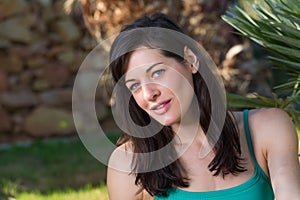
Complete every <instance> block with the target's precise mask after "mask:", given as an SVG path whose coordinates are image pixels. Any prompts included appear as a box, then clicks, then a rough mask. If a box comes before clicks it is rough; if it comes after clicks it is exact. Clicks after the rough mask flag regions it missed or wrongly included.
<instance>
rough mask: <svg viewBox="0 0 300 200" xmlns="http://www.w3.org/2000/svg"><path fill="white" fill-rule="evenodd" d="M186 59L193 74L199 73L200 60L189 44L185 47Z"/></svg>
mask: <svg viewBox="0 0 300 200" xmlns="http://www.w3.org/2000/svg"><path fill="white" fill-rule="evenodd" d="M183 51H184V59H185V60H186V61H187V62H188V63H189V64H190V65H189V67H190V69H191V72H192V73H193V74H195V73H197V71H198V69H199V60H198V58H197V56H196V55H195V54H194V52H193V51H192V50H191V49H189V48H188V47H187V46H185V47H184V50H183Z"/></svg>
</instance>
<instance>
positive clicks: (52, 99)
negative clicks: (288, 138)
mask: <svg viewBox="0 0 300 200" xmlns="http://www.w3.org/2000/svg"><path fill="white" fill-rule="evenodd" d="M67 1H68V2H71V3H72V2H73V3H74V2H75V5H77V6H75V7H73V9H72V12H71V14H66V11H65V9H64V3H65V2H66V1H63V0H2V1H0V142H3V141H12V140H15V139H24V138H32V137H34V138H36V137H50V136H64V135H74V134H76V130H75V127H74V122H73V118H72V111H71V106H72V87H73V84H74V78H75V76H76V73H77V71H78V68H79V67H80V65H81V63H82V61H83V59H84V58H85V57H86V55H87V54H88V53H89V52H90V51H91V50H92V49H93V48H94V47H95V46H96V45H97V42H96V40H97V41H98V42H99V41H101V39H105V37H108V36H110V35H111V34H113V33H116V32H118V30H119V29H120V28H121V27H122V26H123V25H125V24H127V23H129V22H131V21H133V20H134V19H136V18H137V17H140V16H142V15H144V14H151V13H154V12H164V13H166V14H168V15H169V16H171V17H172V18H173V20H175V21H176V22H178V23H179V24H180V25H181V26H182V27H183V29H184V31H185V32H186V33H188V34H189V35H190V36H191V37H193V38H194V39H195V40H196V41H198V42H199V43H200V44H202V45H203V46H204V48H205V49H207V51H208V52H209V53H210V55H211V56H212V58H213V59H214V61H215V63H216V64H217V66H218V67H219V69H220V74H221V76H222V77H223V79H224V83H225V87H226V88H227V91H229V92H233V93H238V94H242V95H245V94H246V93H247V92H248V91H250V90H252V91H261V92H260V94H264V95H268V94H270V91H271V89H270V86H269V84H268V79H269V78H270V71H269V70H268V65H266V63H265V62H261V61H259V60H257V59H255V58H253V48H252V45H251V44H250V43H249V41H248V40H247V39H245V38H241V37H239V36H237V35H235V34H234V33H233V32H234V30H233V28H232V27H230V26H229V25H228V24H226V23H225V22H224V21H222V19H221V18H220V15H221V14H223V13H224V11H225V10H226V7H227V6H228V4H229V2H232V1H230V0H201V1H199V0H183V1H173V0H167V1H166V0H154V1H148V0H142V1H136V2H135V3H133V2H134V1H123V0H82V1H76V0H67ZM79 2H81V3H82V6H83V7H82V9H81V7H80V6H79ZM174 2H176V3H174ZM84 20H85V22H86V24H85V23H84ZM88 30H89V31H90V32H89V31H88ZM103 94H104V93H102V91H100V92H99V95H97V99H96V101H97V102H96V110H97V116H98V118H99V121H100V123H104V124H105V123H106V124H107V128H108V129H109V128H115V126H114V124H113V123H111V121H110V119H111V117H110V116H111V115H110V109H109V108H108V106H107V104H106V102H107V99H103V96H105V95H103Z"/></svg>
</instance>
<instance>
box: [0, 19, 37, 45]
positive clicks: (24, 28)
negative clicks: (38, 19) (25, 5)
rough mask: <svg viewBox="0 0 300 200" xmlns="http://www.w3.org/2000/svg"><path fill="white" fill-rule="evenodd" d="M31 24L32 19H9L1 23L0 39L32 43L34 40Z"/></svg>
mask: <svg viewBox="0 0 300 200" xmlns="http://www.w3.org/2000/svg"><path fill="white" fill-rule="evenodd" d="M31 24H32V18H30V17H23V16H22V17H14V18H9V19H7V20H5V21H3V22H1V23H0V27H1V29H0V37H2V38H7V39H9V40H11V41H15V42H23V43H30V41H31V39H32V33H31V31H30V25H31Z"/></svg>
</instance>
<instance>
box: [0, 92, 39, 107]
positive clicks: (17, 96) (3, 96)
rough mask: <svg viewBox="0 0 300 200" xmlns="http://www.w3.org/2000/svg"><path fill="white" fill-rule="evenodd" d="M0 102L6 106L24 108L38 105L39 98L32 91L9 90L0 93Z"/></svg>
mask: <svg viewBox="0 0 300 200" xmlns="http://www.w3.org/2000/svg"><path fill="white" fill-rule="evenodd" d="M0 103H1V104H2V105H3V106H4V107H9V108H23V107H30V106H35V105H37V103H38V98H37V97H36V95H35V94H34V93H33V92H31V91H25V90H21V91H16V92H14V91H8V92H2V93H0Z"/></svg>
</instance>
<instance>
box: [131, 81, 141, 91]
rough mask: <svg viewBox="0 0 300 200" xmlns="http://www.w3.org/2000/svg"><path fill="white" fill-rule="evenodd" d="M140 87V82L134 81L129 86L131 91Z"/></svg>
mask: <svg viewBox="0 0 300 200" xmlns="http://www.w3.org/2000/svg"><path fill="white" fill-rule="evenodd" d="M138 87H139V84H138V83H134V84H132V85H131V86H130V87H129V90H130V91H134V90H136V89H137V88H138Z"/></svg>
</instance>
